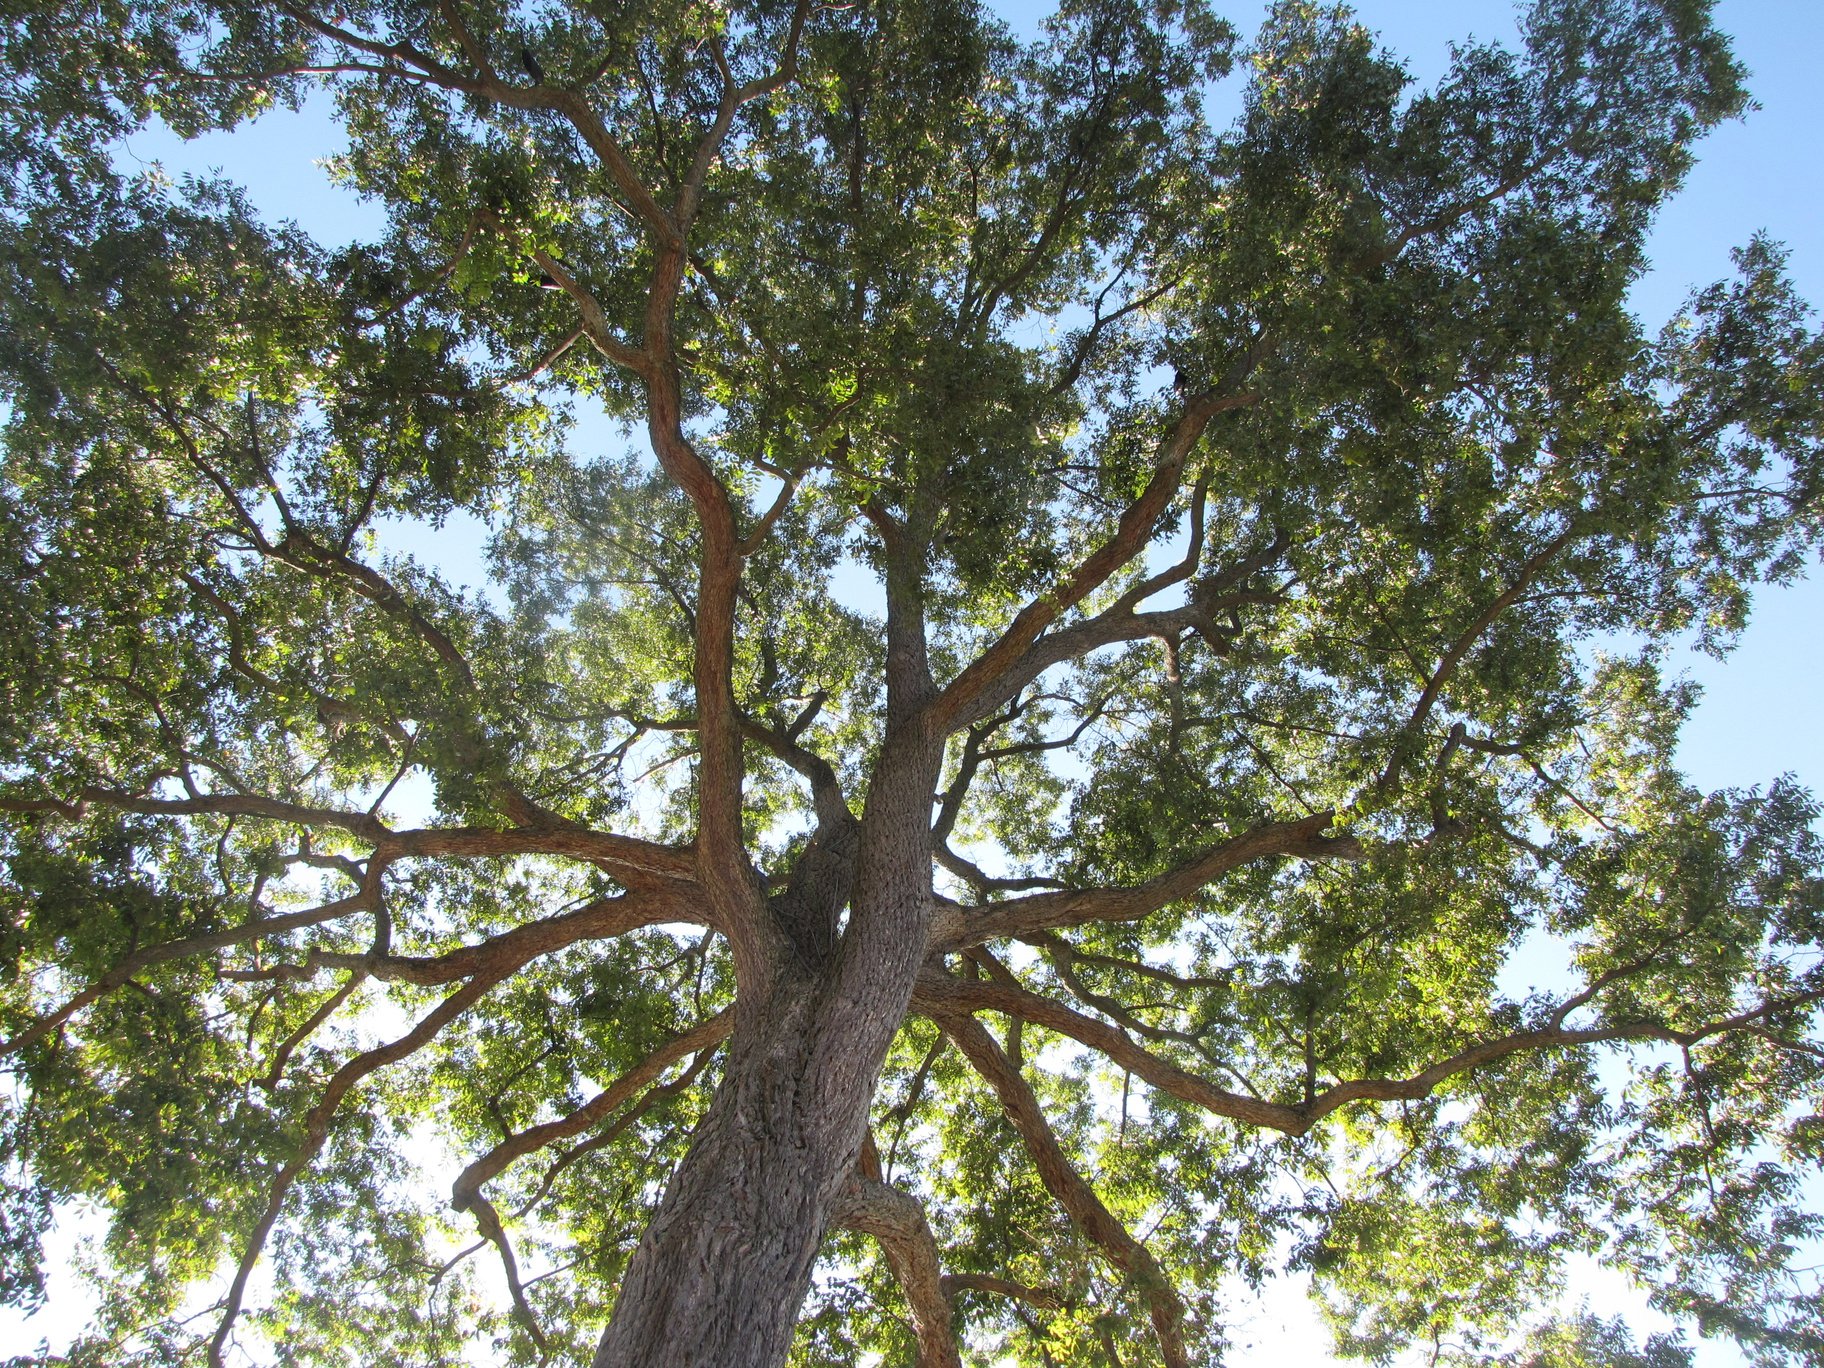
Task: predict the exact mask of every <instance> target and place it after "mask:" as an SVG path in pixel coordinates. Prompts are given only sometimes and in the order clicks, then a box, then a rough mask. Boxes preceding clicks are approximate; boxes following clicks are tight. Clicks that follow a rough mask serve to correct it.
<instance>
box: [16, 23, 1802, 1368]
mask: <svg viewBox="0 0 1824 1368" xmlns="http://www.w3.org/2000/svg"><path fill="white" fill-rule="evenodd" d="M998 8H999V9H1000V10H1001V12H1002V13H1003V14H1004V16H1005V17H1006V18H1007V19H1008V21H1009V22H1010V23H1011V24H1012V25H1013V26H1014V28H1015V29H1016V31H1019V32H1021V33H1031V32H1033V31H1036V28H1037V25H1038V22H1039V20H1040V18H1042V16H1043V14H1044V12H1045V10H1046V6H1044V5H1042V4H1038V3H1032V2H1031V0H1019V2H1018V3H1012V4H1001V5H1000V6H998ZM1219 8H1224V7H1221V6H1219ZM1256 8H1257V7H1254V6H1240V5H1231V6H1228V7H1226V10H1225V12H1226V14H1227V16H1228V17H1229V18H1230V19H1231V20H1233V21H1234V22H1235V23H1236V24H1237V26H1238V27H1239V28H1240V29H1241V30H1242V31H1243V32H1244V33H1246V32H1248V31H1250V30H1251V28H1252V27H1253V26H1254V23H1255V22H1256V18H1257V15H1256V13H1255V12H1254V11H1255V9H1256ZM1359 8H1360V11H1361V14H1362V18H1363V19H1364V21H1365V22H1366V23H1367V24H1368V25H1369V26H1370V27H1372V28H1374V29H1376V30H1377V31H1379V33H1380V34H1381V36H1382V41H1383V43H1384V44H1385V45H1386V46H1387V47H1388V48H1389V49H1391V50H1392V51H1393V52H1394V53H1396V54H1398V55H1400V56H1401V57H1402V58H1404V59H1405V60H1406V62H1407V64H1408V66H1409V69H1410V70H1411V72H1412V74H1413V76H1414V78H1415V80H1416V81H1417V82H1418V83H1419V84H1420V85H1423V84H1426V83H1428V82H1429V81H1431V80H1432V79H1434V78H1435V77H1436V75H1437V74H1438V73H1440V72H1441V71H1442V70H1443V68H1444V65H1445V62H1446V61H1447V58H1448V44H1449V43H1450V42H1451V40H1453V39H1463V38H1467V37H1470V36H1472V35H1473V36H1475V37H1477V38H1481V39H1490V38H1493V39H1500V40H1503V41H1507V40H1511V39H1512V37H1513V35H1514V33H1515V23H1514V13H1513V8H1512V6H1511V5H1509V4H1507V3H1504V0H1365V2H1364V3H1363V4H1361V5H1360V6H1359ZM1717 19H1718V23H1719V26H1720V27H1721V28H1722V29H1723V30H1724V31H1725V32H1727V33H1729V34H1730V35H1731V36H1732V37H1733V38H1734V39H1735V43H1736V53H1737V56H1738V57H1739V58H1740V60H1741V61H1742V62H1743V63H1744V64H1745V65H1746V66H1747V68H1748V70H1749V72H1750V79H1749V83H1748V85H1749V90H1750V92H1751V93H1752V95H1753V96H1754V98H1755V100H1756V101H1757V102H1758V104H1759V106H1760V108H1758V109H1756V110H1753V111H1751V112H1750V113H1749V115H1748V116H1747V117H1746V118H1745V119H1744V120H1742V121H1740V122H1738V123H1734V124H1730V125H1726V126H1725V127H1723V128H1722V129H1720V130H1718V131H1717V132H1716V133H1714V134H1713V135H1712V136H1711V137H1710V138H1709V139H1708V140H1707V141H1706V142H1705V143H1703V144H1702V145H1701V146H1700V147H1699V149H1698V152H1699V162H1698V165H1697V167H1696V169H1695V170H1694V171H1693V172H1692V174H1691V176H1690V179H1689V181H1688V183H1687V185H1686V187H1685V189H1684V191H1683V192H1682V193H1681V194H1680V195H1679V196H1678V198H1677V199H1675V200H1674V201H1673V202H1672V203H1671V204H1670V205H1669V206H1668V207H1667V209H1666V210H1665V211H1664V213H1663V214H1662V216H1661V219H1660V222H1659V226H1658V229H1657V231H1656V232H1655V233H1654V235H1653V237H1652V239H1651V246H1650V256H1651V258H1652V261H1653V263H1654V265H1655V268H1656V269H1655V271H1654V272H1653V274H1651V275H1650V276H1648V277H1647V278H1646V279H1644V280H1643V281H1641V282H1640V283H1639V285H1638V286H1637V287H1636V289H1635V292H1634V295H1633V304H1634V307H1635V309H1636V312H1637V313H1638V314H1639V315H1640V316H1641V318H1642V320H1643V321H1644V322H1645V323H1646V324H1647V327H1648V329H1649V330H1652V329H1655V328H1657V327H1658V326H1659V324H1660V323H1662V322H1663V321H1664V320H1665V319H1667V318H1668V317H1669V316H1670V315H1671V314H1672V313H1673V312H1674V311H1675V310H1676V308H1677V307H1678V305H1679V303H1680V302H1681V301H1682V299H1683V298H1684V296H1685V295H1686V293H1687V292H1688V291H1689V290H1690V289H1692V288H1694V287H1697V286H1701V285H1704V284H1708V283H1709V282H1711V281H1713V280H1716V279H1720V278H1722V277H1724V276H1725V275H1727V274H1728V272H1729V270H1730V261H1729V250H1730V248H1732V247H1736V246H1741V245H1743V244H1745V243H1746V242H1747V241H1748V239H1749V238H1750V236H1751V235H1752V234H1754V233H1755V232H1756V231H1762V230H1764V231H1766V232H1767V233H1768V234H1770V235H1771V236H1772V237H1773V238H1774V239H1776V240H1777V241H1780V242H1783V243H1784V244H1785V245H1786V246H1787V247H1788V248H1789V249H1790V250H1791V256H1790V258H1789V261H1788V263H1787V265H1788V270H1789V271H1790V273H1791V275H1792V278H1793V280H1794V282H1795V283H1796V285H1797V286H1798V287H1799V290H1800V292H1801V293H1802V294H1803V295H1804V296H1805V297H1807V298H1808V299H1811V300H1813V301H1824V181H1821V180H1820V177H1819V175H1818V172H1817V168H1818V166H1819V164H1820V157H1819V143H1820V140H1824V81H1820V78H1819V72H1820V70H1824V5H1821V4H1818V3H1816V0H1720V3H1719V4H1718V6H1717ZM1242 80H1243V76H1242V73H1240V72H1237V73H1236V74H1235V75H1232V76H1231V77H1230V78H1229V79H1228V81H1227V82H1225V83H1224V86H1223V87H1222V88H1220V89H1219V91H1218V92H1217V93H1216V95H1215V97H1214V98H1213V99H1212V100H1211V110H1212V114H1213V115H1214V116H1215V117H1217V118H1226V117H1227V116H1228V115H1229V114H1231V113H1233V112H1235V111H1236V110H1238V109H1239V107H1240V98H1241V96H1240V90H1241V84H1242ZM329 108H330V106H329V101H328V100H327V99H324V98H319V99H316V100H314V101H312V103H311V104H310V105H309V106H308V107H307V109H306V110H305V111H304V113H303V114H301V115H293V114H290V113H288V112H285V111H279V112H277V113H274V114H272V115H270V116H268V117H266V118H264V119H262V120H260V121H258V122H256V123H254V124H252V125H249V126H246V127H243V128H241V129H239V130H237V131H235V132H233V133H230V134H212V135H209V136H206V137H204V138H201V139H198V140H196V141H194V142H192V143H188V144H186V143H183V142H180V141H178V140H177V139H175V138H174V137H172V136H171V135H170V134H169V133H167V132H165V131H164V130H162V129H158V128H152V129H148V130H145V131H143V132H141V133H139V134H137V135H135V136H134V137H133V138H131V139H129V140H128V141H127V143H126V144H125V145H124V146H123V147H122V148H121V149H120V151H119V154H118V162H119V165H120V166H121V168H122V169H123V170H126V171H135V170H138V169H140V168H142V167H143V168H144V169H145V170H148V171H150V170H152V169H153V168H154V166H155V165H156V166H157V167H159V168H161V169H162V171H163V172H164V173H165V174H168V175H171V176H173V177H179V176H182V175H183V174H185V173H189V172H194V173H198V174H203V173H208V172H211V171H216V170H219V171H220V172H221V173H223V174H225V175H226V176H227V177H228V178H230V179H231V180H234V181H237V182H239V183H241V184H242V185H244V186H245V187H246V188H247V190H248V191H249V194H250V198H251V201H252V203H253V204H254V205H256V206H257V207H258V208H259V209H260V211H261V212H262V213H263V215H264V216H265V217H267V218H268V220H281V219H295V220H296V221H297V222H298V223H299V225H300V226H302V227H303V228H304V229H305V230H306V231H308V232H309V233H310V234H311V235H312V236H313V237H315V238H316V239H317V240H318V241H319V242H322V243H325V244H336V243H341V242H347V241H351V240H355V239H358V238H361V237H364V236H370V235H377V234H378V232H379V231H380V229H381V227H382V224H383V217H382V214H381V211H380V209H379V207H378V206H374V205H364V204H362V203H360V202H358V201H356V200H354V199H353V198H352V197H351V196H350V195H348V194H346V193H344V192H342V191H340V190H339V189H338V188H337V187H335V186H334V185H333V184H332V183H331V182H330V180H329V179H328V177H327V175H326V173H325V172H324V170H323V169H322V168H321V167H320V166H319V165H318V164H317V162H318V159H320V158H322V157H324V156H326V155H328V154H331V153H333V152H334V151H336V150H337V148H338V147H339V145H340V140H339V137H338V134H337V131H336V129H335V127H334V125H333V123H332V122H331V121H330V119H329V117H328V116H329ZM578 416H579V418H580V419H581V420H582V421H581V422H579V425H578V427H577V429H576V432H575V436H574V440H575V441H577V442H579V443H584V444H599V445H602V446H615V447H618V446H621V445H624V444H625V442H626V440H627V439H625V438H624V437H623V436H622V434H620V433H619V432H618V430H616V429H615V428H614V427H613V426H612V425H611V424H609V423H607V422H606V421H600V420H598V421H593V422H592V421H590V420H589V419H590V415H588V414H587V413H586V412H582V411H580V410H579V414H578ZM485 531H486V530H485V528H484V527H483V526H481V525H480V524H478V523H476V522H474V521H473V520H466V521H464V520H452V521H451V522H450V523H448V524H446V525H445V526H443V527H441V528H438V529H431V528H427V527H421V526H413V525H410V524H400V525H397V526H396V527H395V529H394V538H393V540H394V547H395V549H398V550H408V551H410V552H411V553H412V554H414V555H415V556H418V557H420V558H423V559H426V560H429V561H431V562H433V563H435V564H437V565H438V566H439V567H440V568H441V569H443V570H444V571H445V573H447V574H448V575H449V577H450V578H451V579H452V580H454V581H456V582H459V583H468V584H470V585H479V584H480V583H481V582H482V581H483V579H484V578H485V574H486V570H485V561H484V557H483V548H482V544H481V543H482V538H483V537H484V536H485ZM848 593H849V594H850V596H851V597H852V598H853V600H854V602H855V606H859V607H872V606H873V605H874V602H875V591H874V586H873V585H872V584H869V583H864V582H863V580H862V577H861V576H859V575H856V576H852V577H851V579H850V583H849V586H848ZM1683 663H1684V665H1685V667H1686V669H1687V670H1688V673H1689V675H1690V677H1691V678H1692V679H1693V680H1694V681H1695V682H1696V683H1697V684H1699V685H1700V686H1701V687H1702V689H1703V701H1702V703H1701V704H1700V706H1699V707H1698V709H1697V711H1696V714H1695V716H1694V717H1693V719H1692V721H1691V723H1690V725H1689V727H1688V729H1687V731H1686V734H1685V738H1684V742H1683V744H1682V746H1681V748H1680V752H1679V754H1680V760H1681V762H1682V764H1683V766H1684V768H1685V770H1686V771H1687V773H1688V774H1689V776H1690V777H1691V779H1692V781H1693V782H1694V783H1696V784H1697V785H1699V786H1700V787H1702V788H1704V789H1706V790H1714V789H1718V788H1741V787H1748V786H1751V785H1757V784H1758V785H1763V786H1764V785H1765V784H1767V783H1768V782H1770V781H1771V780H1773V779H1774V778H1776V777H1777V776H1778V775H1780V774H1782V773H1790V774H1792V775H1794V776H1796V777H1797V778H1798V780H1799V781H1800V782H1801V783H1805V784H1808V785H1809V786H1811V787H1813V788H1814V789H1815V788H1817V787H1819V786H1820V785H1824V727H1820V726H1819V725H1818V723H1817V721H1816V718H1815V712H1816V709H1817V706H1818V702H1819V699H1820V697H1821V692H1824V691H1821V690H1820V688H1819V679H1820V676H1821V675H1824V576H1819V575H1817V574H1816V573H1815V572H1814V575H1813V578H1812V579H1810V580H1809V581H1807V582H1803V583H1799V584H1795V585H1792V586H1787V587H1782V588H1777V589H1767V590H1764V591H1762V593H1761V594H1760V596H1759V598H1758V600H1757V602H1756V605H1755V608H1754V613H1753V617H1752V620H1751V623H1750V626H1749V628H1748V630H1747V631H1746V633H1745V634H1744V635H1743V637H1742V639H1741V642H1740V644H1739V646H1738V647H1737V649H1736V650H1735V652H1734V653H1733V654H1732V655H1730V656H1729V657H1728V658H1727V659H1726V660H1724V661H1720V662H1719V661H1716V660H1712V659H1709V658H1707V657H1704V656H1701V655H1699V654H1697V653H1695V652H1690V653H1687V654H1686V655H1685V656H1684V657H1683ZM1525 961H1526V957H1525V955H1524V953H1523V954H1522V955H1521V956H1520V957H1518V958H1517V960H1516V961H1515V963H1514V964H1513V966H1512V968H1511V973H1512V974H1513V976H1514V978H1515V981H1516V986H1517V987H1519V988H1521V989H1522V990H1524V988H1525V986H1527V984H1528V983H1529V980H1528V979H1527V978H1526V974H1527V970H1528V966H1527V964H1526V962H1525ZM431 1177H432V1178H433V1179H436V1178H437V1175H431ZM1820 1200H1824V1194H1821V1195H1820ZM79 1225H80V1222H79V1221H77V1220H74V1219H72V1220H69V1221H66V1222H65V1223H64V1227H63V1229H62V1230H61V1231H60V1235H61V1236H62V1237H63V1238H61V1239H59V1240H58V1241H56V1242H55V1244H54V1246H53V1247H54V1248H56V1247H59V1246H61V1247H62V1248H64V1249H66V1250H71V1252H73V1249H72V1246H73V1244H74V1237H75V1235H76V1233H77V1228H78V1227H79ZM50 1291H51V1296H50V1301H49V1304H48V1305H47V1306H46V1307H45V1308H44V1309H43V1310H42V1311H41V1312H40V1313H39V1314H38V1315H36V1316H34V1317H32V1318H31V1319H29V1320H25V1319H22V1318H21V1317H19V1316H18V1314H17V1313H16V1312H12V1311H4V1312H0V1353H4V1352H12V1351H16V1350H18V1349H22V1348H24V1347H26V1345H28V1344H30V1343H35V1342H36V1341H38V1340H39V1339H40V1338H48V1339H49V1341H50V1342H51V1344H52V1345H53V1347H55V1346H56V1345H57V1344H58V1343H59V1342H61V1341H63V1340H64V1339H65V1338H67V1336H68V1334H69V1333H70V1332H71V1331H73V1330H74V1329H75V1328H76V1327H77V1326H79V1325H80V1323H81V1320H82V1318H83V1315H84V1298H83V1296H82V1294H81V1291H80V1289H79V1288H78V1287H77V1286H76V1284H75V1278H74V1276H73V1274H66V1275H65V1276H64V1277H62V1278H59V1279H56V1280H54V1281H53V1284H52V1287H51V1289H50ZM1570 1292H1571V1297H1572V1299H1573V1303H1574V1301H1575V1299H1576V1298H1577V1297H1579V1296H1582V1297H1586V1298H1587V1299H1588V1301H1589V1305H1590V1309H1591V1310H1592V1311H1595V1312H1597V1313H1598V1314H1604V1315H1607V1314H1615V1313H1617V1312H1620V1313H1623V1314H1625V1315H1626V1316H1627V1318H1628V1319H1629V1320H1630V1321H1631V1322H1632V1323H1633V1324H1634V1326H1635V1329H1636V1331H1637V1333H1639V1334H1645V1333H1649V1332H1652V1331H1656V1330H1660V1329H1664V1328H1666V1323H1665V1322H1664V1321H1663V1320H1662V1319H1661V1318H1659V1317H1656V1316H1654V1315H1652V1314H1651V1313H1649V1312H1646V1311H1645V1310H1644V1308H1643V1307H1642V1304H1641V1302H1640V1299H1639V1298H1636V1297H1632V1296H1631V1295H1630V1294H1629V1293H1628V1290H1627V1288H1626V1285H1625V1283H1624V1282H1623V1280H1622V1279H1621V1278H1620V1276H1619V1275H1615V1274H1608V1273H1605V1272H1603V1271H1602V1270H1598V1269H1594V1268H1591V1269H1588V1270H1585V1273H1584V1275H1583V1276H1579V1277H1574V1278H1573V1280H1572V1286H1571V1289H1570ZM1236 1311H1237V1313H1238V1314H1237V1316H1236V1317H1235V1318H1234V1319H1233V1320H1232V1321H1231V1331H1230V1333H1231V1339H1232V1345H1233V1348H1232V1350H1231V1353H1230V1355H1229V1362H1230V1363H1231V1364H1234V1365H1240V1366H1241V1368H1255V1366H1256V1365H1263V1366H1264V1365H1268V1364H1273V1365H1279V1364H1295V1363H1322V1362H1327V1361H1329V1355H1328V1354H1327V1353H1326V1352H1325V1347H1324V1346H1325V1342H1326V1335H1325V1332H1324V1330H1323V1329H1322V1327H1321V1325H1320V1324H1319V1322H1318V1320H1317V1315H1316V1312H1315V1309H1314V1308H1311V1307H1309V1306H1308V1304H1307V1303H1306V1302H1305V1301H1304V1299H1303V1283H1302V1280H1297V1281H1295V1280H1290V1279H1287V1280H1280V1281H1279V1282H1278V1283H1276V1284H1274V1285H1272V1286H1270V1287H1269V1289H1268V1290H1267V1292H1266V1293H1265V1294H1264V1295H1263V1296H1262V1297H1260V1298H1259V1299H1257V1300H1252V1301H1247V1300H1242V1301H1239V1302H1238V1303H1237V1306H1236ZM1693 1347H1694V1348H1696V1350H1697V1359H1696V1362H1697V1364H1698V1365H1699V1368H1724V1365H1735V1364H1740V1363H1742V1362H1744V1361H1745V1360H1744V1359H1743V1358H1742V1357H1741V1355H1740V1353H1739V1351H1737V1350H1736V1349H1734V1347H1733V1346H1727V1347H1726V1346H1723V1345H1720V1344H1713V1343H1706V1344H1699V1345H1695V1346H1693ZM1415 1361H1420V1360H1415Z"/></svg>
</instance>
